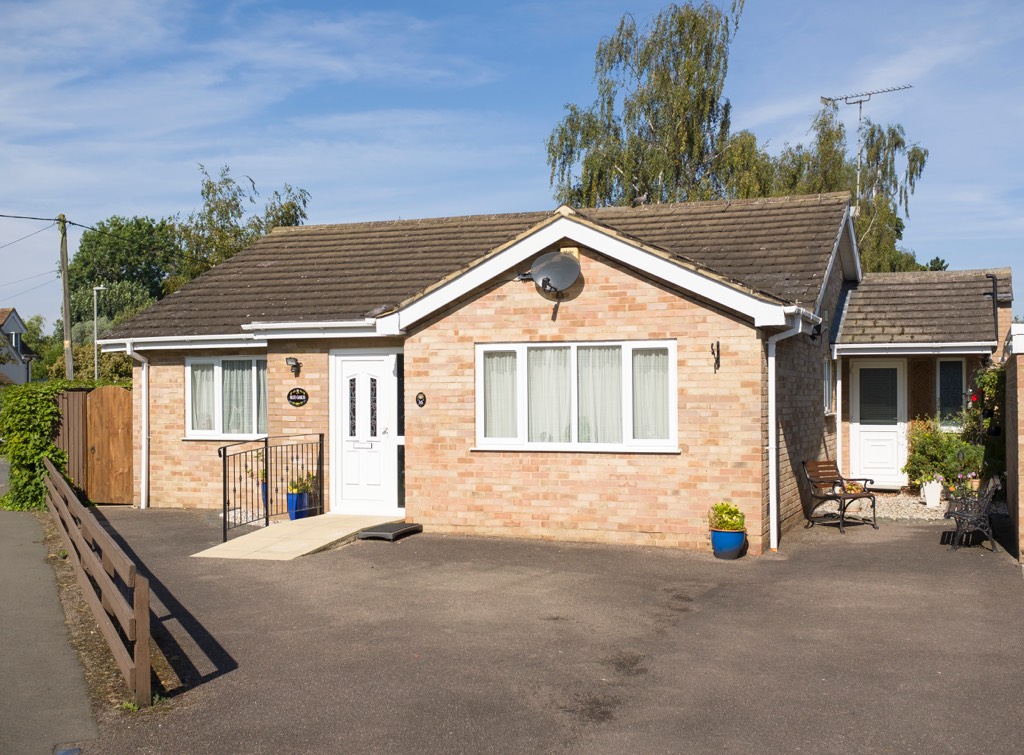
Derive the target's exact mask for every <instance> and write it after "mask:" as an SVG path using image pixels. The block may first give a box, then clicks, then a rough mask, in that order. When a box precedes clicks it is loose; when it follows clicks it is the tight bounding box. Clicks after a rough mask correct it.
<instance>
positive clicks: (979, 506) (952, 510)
mask: <svg viewBox="0 0 1024 755" xmlns="http://www.w3.org/2000/svg"><path fill="white" fill-rule="evenodd" d="M1001 487H1002V485H1000V484H999V478H998V477H992V478H991V479H989V481H988V485H986V486H985V492H983V493H982V494H981V495H962V496H956V497H954V498H953V499H952V500H950V502H949V506H948V508H947V509H946V513H945V514H943V516H944V517H945V518H946V519H952V520H953V521H954V522H955V523H956V532H954V533H953V542H952V543H951V545H950V550H954V551H955V550H956V549H957V548H959V547H960V543H961V541H962V540H963V537H964V535H967V534H969V533H971V532H983V533H984V534H985V535H986V537H988V541H989V543H991V544H992V552H993V553H998V552H999V546H998V545H996V540H995V538H994V537H992V518H991V511H992V498H993V497H994V496H995V494H996V491H997V490H999V489H1000V488H1001Z"/></svg>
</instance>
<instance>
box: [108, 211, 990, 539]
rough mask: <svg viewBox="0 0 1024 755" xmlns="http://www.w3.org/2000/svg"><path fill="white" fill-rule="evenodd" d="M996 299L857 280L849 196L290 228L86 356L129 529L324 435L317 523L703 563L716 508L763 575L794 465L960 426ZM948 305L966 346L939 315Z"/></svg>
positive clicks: (929, 284)
mask: <svg viewBox="0 0 1024 755" xmlns="http://www.w3.org/2000/svg"><path fill="white" fill-rule="evenodd" d="M547 264H553V265H554V266H555V267H554V268H551V267H545V265H547ZM566 270H568V271H569V272H570V273H576V272H578V275H576V276H575V278H574V279H573V280H572V282H571V285H569V279H570V278H573V275H569V276H568V277H567V278H566V281H565V282H564V283H563V282H562V281H561V277H562V273H564V272H565V271H566ZM548 271H550V273H549V272H548ZM994 274H995V275H996V283H995V284H994V286H989V287H988V288H985V289H983V290H982V289H981V288H979V287H978V286H977V285H976V283H977V281H984V282H988V281H989V280H990V279H989V278H987V277H986V272H985V271H982V272H978V273H928V274H922V276H916V277H913V278H907V279H899V281H902V282H903V283H904V284H906V285H904V286H902V287H901V285H900V282H899V281H897V282H896V283H895V285H894V284H892V283H891V282H890V281H889V278H888V277H887V276H873V275H863V274H862V272H861V269H860V265H859V261H858V253H857V244H856V239H855V236H854V232H853V224H852V218H851V210H850V205H849V198H848V195H847V194H845V193H835V194H823V195H817V196H805V197H793V198H777V199H759V200H742V201H719V202H694V203H685V204H675V205H653V206H639V207H608V208H599V209H586V210H574V209H572V208H569V207H560V208H558V209H557V210H555V211H553V212H535V213H522V214H502V215H480V216H470V217H452V218H435V219H427V220H399V221H394V222H372V223H352V224H343V225H322V226H302V227H295V228H278V229H275V230H274V231H273V232H272V233H271V234H270V235H269V236H267V237H266V238H264V239H262V240H260V241H258V242H257V243H256V244H254V245H253V246H252V247H250V248H249V249H247V250H245V251H243V252H241V253H240V254H238V255H236V256H235V257H233V258H231V259H230V260H228V261H226V262H224V263H222V264H220V265H218V266H217V267H216V268H214V269H213V270H211V271H210V272H208V273H207V274H205V275H203V276H201V277H200V278H197V279H196V280H195V281H193V282H192V283H190V284H189V285H188V286H186V287H185V288H184V289H182V290H181V291H179V292H177V293H175V294H173V295H171V296H168V297H167V298H165V299H164V300H162V301H160V302H158V303H157V304H155V305H154V306H152V307H151V308H149V309H147V310H146V311H145V312H143V313H141V314H140V315H139V316H137V317H136V318H134V319H133V320H131V321H129V322H127V323H125V324H124V325H122V326H121V327H119V328H118V329H117V330H116V331H115V332H113V333H112V334H111V335H110V336H109V337H108V338H107V339H105V340H104V341H102V342H101V345H102V346H103V348H104V350H105V351H122V352H126V353H128V354H129V355H131V356H132V357H133V358H134V359H135V360H136V362H137V366H136V369H135V386H136V390H134V391H133V396H134V401H135V409H134V412H135V417H136V424H137V426H138V427H139V429H140V432H138V433H137V434H136V437H137V441H136V447H135V465H136V474H135V479H136V480H137V481H138V483H137V485H138V489H137V492H136V498H137V501H138V502H139V503H140V504H141V505H152V506H200V507H219V506H220V505H221V501H222V499H223V496H222V489H221V484H222V483H221V473H220V465H219V461H218V458H217V447H218V446H221V445H224V444H227V443H230V442H232V441H236V440H244V439H252V438H259V437H263V436H265V435H267V434H269V435H271V436H281V435H291V434H300V433H324V434H325V438H326V442H325V445H326V448H325V456H326V474H325V476H326V485H325V487H326V498H327V501H326V504H327V506H326V507H327V510H328V512H341V513H345V512H353V513H354V512H358V513H373V514H379V515H381V516H386V517H404V518H406V519H407V520H409V521H416V522H418V523H421V524H423V525H424V527H426V528H427V529H428V530H431V531H435V532H437V531H442V532H462V533H470V534H484V535H505V536H521V537H535V538H546V539H554V540H576V541H600V542H607V543H624V544H642V545H665V546H678V547H690V548H706V547H708V546H707V523H706V519H705V515H706V512H707V510H708V508H709V507H710V506H711V505H712V504H713V503H715V502H716V501H720V500H724V499H728V500H731V501H733V502H734V503H736V504H737V505H738V506H739V507H740V508H741V509H742V510H743V511H744V513H745V514H746V518H747V530H748V536H749V542H750V550H751V552H752V553H755V554H756V553H761V552H762V551H764V550H766V549H768V548H775V547H777V546H778V543H779V539H780V537H781V536H782V535H783V534H784V533H785V532H786V531H787V530H788V529H790V528H791V527H794V526H797V525H800V524H802V523H803V507H802V496H803V494H804V493H805V492H806V491H804V490H803V489H802V481H801V474H800V462H801V461H803V460H805V459H810V458H823V457H828V458H835V457H836V456H837V455H838V456H839V457H840V458H841V459H842V460H843V464H844V466H845V467H846V468H847V469H849V470H850V472H862V471H864V470H865V469H867V468H869V467H870V466H871V464H877V463H878V458H877V457H878V454H879V453H880V452H879V451H878V450H877V449H878V448H879V447H880V446H879V445H877V444H880V443H882V442H895V443H896V444H897V445H898V443H899V439H900V438H902V437H903V435H899V433H905V427H906V419H907V416H908V414H907V413H908V411H909V410H910V409H914V410H916V409H921V410H922V411H926V412H927V413H933V412H934V411H937V410H941V411H945V410H946V409H949V408H951V407H952V403H953V402H954V400H955V399H956V398H957V396H955V395H954V394H955V393H956V391H957V390H958V391H959V394H958V397H959V398H958V400H959V401H960V403H961V404H962V402H963V400H964V395H963V394H964V391H965V390H966V386H967V384H968V383H969V380H970V373H971V370H972V369H974V367H975V366H976V365H977V364H978V363H980V361H981V360H983V359H985V358H987V357H988V356H990V355H991V354H992V352H993V351H994V350H995V347H996V344H997V339H996V338H995V333H996V323H997V321H998V322H999V323H1000V327H1003V325H1002V321H1003V320H1004V319H1006V318H1007V317H1008V313H1009V309H1008V307H1009V292H1010V280H1009V275H1008V273H1007V272H1006V271H995V273H994ZM556 279H557V280H556ZM553 280H554V281H555V283H552V281H553ZM912 281H913V282H914V284H913V285H914V286H919V288H920V289H921V291H920V294H919V295H920V296H922V297H924V299H923V301H921V302H918V304H917V305H916V308H915V306H910V307H907V308H904V307H903V302H904V300H905V299H906V297H907V296H909V295H910V294H911V291H910V288H909V286H910V285H911V282H912ZM918 281H919V284H918V283H917V282H918ZM947 282H948V285H949V286H950V287H951V288H952V289H955V290H956V291H957V295H958V296H962V297H963V301H964V302H965V305H964V311H967V310H968V309H969V310H970V312H971V313H974V312H975V311H980V310H979V308H984V307H987V309H986V310H985V311H987V312H988V315H987V317H988V319H987V320H986V322H987V326H986V327H987V330H985V331H984V333H982V332H981V331H982V330H983V328H981V326H980V325H978V324H977V323H974V321H973V320H972V322H971V327H965V328H963V329H957V328H955V327H954V325H953V324H952V323H951V322H950V319H951V318H950V317H949V315H948V312H947V311H945V310H943V309H940V308H938V307H933V303H935V302H941V301H944V300H943V298H942V297H943V296H945V294H944V293H943V291H944V289H943V287H944V286H946V285H947ZM566 286H567V287H566ZM561 288H564V290H556V289H561ZM916 290H917V289H915V291H916ZM993 295H994V298H993ZM945 301H948V300H945ZM968 303H969V306H968ZM919 311H924V312H926V313H927V314H926V316H925V318H924V320H925V321H927V322H923V321H922V322H919V321H918V312H919ZM933 321H934V322H933ZM975 325H978V327H977V328H975V327H974V326H975ZM933 326H934V327H935V328H937V329H936V330H932V329H931V328H932V327H933ZM286 360H288V361H287V362H286ZM289 362H290V363H291V364H289ZM953 362H956V364H958V365H959V366H960V372H959V373H958V380H959V382H956V381H954V375H953V372H954V370H953V368H952V367H951V366H950V364H951V363H953ZM922 365H923V366H922ZM293 369H297V370H299V371H300V372H299V374H298V375H296V374H294V373H293ZM892 370H895V372H892ZM924 372H928V379H927V380H924V379H923V378H922V377H921V375H922V374H924ZM954 383H956V385H954ZM925 384H927V385H925ZM920 386H924V387H923V388H921V387H920ZM300 387H301V388H303V389H305V392H306V394H307V396H308V401H306V403H305V404H304V405H302V406H293V405H292V404H291V403H289V401H288V400H287V398H288V395H289V392H290V391H292V389H295V388H300ZM837 387H838V390H837ZM955 389H956V390H955ZM918 390H922V391H924V393H922V394H921V395H918V393H917V391H918ZM908 395H910V398H909V399H908V398H907V397H908ZM893 401H895V402H896V403H895V409H894V410H893V409H892V406H891V404H892V402H893ZM908 407H909V409H908ZM885 411H889V413H890V414H892V415H893V416H892V417H891V418H890V417H889V415H885V416H884V417H883V414H884V412H885ZM893 412H895V413H894V414H893ZM872 422H875V423H876V424H871V423H872ZM893 422H895V424H893ZM882 425H884V426H885V427H886V428H891V427H893V426H894V427H896V432H897V436H894V437H896V440H895V441H893V440H892V439H882V440H878V439H877V438H876V437H875V436H876V435H879V434H880V433H881V432H882V431H879V430H878V429H877V427H878V426H882ZM872 433H875V435H872ZM879 437H880V436H879ZM893 453H894V459H891V460H890V461H889V467H886V475H887V476H886V477H885V478H884V479H883V480H882V481H883V482H884V484H886V485H889V486H892V487H898V486H899V485H901V484H904V483H905V479H903V478H901V477H900V473H899V470H898V468H895V469H893V468H891V467H892V465H893V464H895V463H896V462H898V460H899V457H898V453H896V452H893Z"/></svg>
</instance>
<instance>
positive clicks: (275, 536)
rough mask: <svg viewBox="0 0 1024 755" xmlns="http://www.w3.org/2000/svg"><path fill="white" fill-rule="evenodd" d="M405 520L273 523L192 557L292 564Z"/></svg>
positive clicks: (329, 518)
mask: <svg viewBox="0 0 1024 755" xmlns="http://www.w3.org/2000/svg"><path fill="white" fill-rule="evenodd" d="M396 521H397V522H400V521H402V520H401V519H394V518H390V519H389V518H382V517H379V516H346V515H341V514H322V515H321V516H312V517H305V518H303V519H295V520H289V521H283V522H271V524H270V526H269V527H261V528H260V529H258V530H256V531H255V532H249V533H246V534H244V535H239V536H236V537H233V538H231V539H230V540H228V541H227V542H226V543H221V544H220V545H215V546H213V547H212V548H207V549H206V550H203V551H200V552H199V553H194V554H192V555H193V556H195V557H196V558H247V559H254V560H260V561H290V560H291V559H293V558H298V557H299V556H306V555H309V554H310V553H317V552H318V551H322V550H325V549H327V548H333V547H335V546H337V545H341V544H342V543H346V542H348V541H349V540H352V539H354V538H355V536H356V535H357V534H359V531H360V530H363V529H366V528H367V527H375V526H377V525H380V524H386V523H389V522H396Z"/></svg>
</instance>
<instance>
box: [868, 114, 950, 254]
mask: <svg viewBox="0 0 1024 755" xmlns="http://www.w3.org/2000/svg"><path fill="white" fill-rule="evenodd" d="M927 160H928V150H927V149H925V148H924V147H922V146H920V145H919V144H915V143H911V142H909V141H907V138H906V133H905V132H904V130H903V126H902V125H900V124H898V123H896V124H889V125H888V126H885V127H882V126H880V125H878V124H875V123H872V122H871V121H870V120H868V119H865V121H864V161H863V162H864V168H863V170H864V177H863V178H862V184H861V185H862V186H864V195H865V196H864V197H863V199H862V200H861V202H860V203H859V204H860V215H859V216H858V218H857V226H856V227H857V243H858V244H859V245H860V256H861V264H862V265H863V267H864V269H865V270H868V271H875V272H901V271H905V270H921V269H926V268H925V267H924V266H922V265H920V264H918V262H917V260H916V258H915V256H914V253H913V252H911V251H909V250H907V249H904V248H902V247H901V246H900V242H901V241H902V240H903V229H904V227H905V220H904V219H905V218H909V217H910V197H911V196H912V195H913V194H914V189H915V188H916V187H917V182H918V179H920V178H921V174H922V173H923V172H924V166H925V163H926V162H927ZM901 210H902V215H901V214H900V211H901ZM935 261H936V260H933V261H932V263H934V262H935ZM940 262H941V260H940ZM930 266H931V263H930Z"/></svg>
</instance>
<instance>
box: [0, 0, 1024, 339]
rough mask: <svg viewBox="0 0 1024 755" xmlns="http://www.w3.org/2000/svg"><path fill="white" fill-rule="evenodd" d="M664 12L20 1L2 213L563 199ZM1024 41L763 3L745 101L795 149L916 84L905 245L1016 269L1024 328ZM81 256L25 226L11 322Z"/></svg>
mask: <svg viewBox="0 0 1024 755" xmlns="http://www.w3.org/2000/svg"><path fill="white" fill-rule="evenodd" d="M664 5H666V3H662V2H643V1H640V0H578V1H569V2H560V1H559V0H550V1H548V2H521V3H516V2H510V3H501V4H499V3H481V2H479V0H474V1H473V2H456V1H454V0H452V1H450V2H411V1H410V0H407V1H405V2H397V1H393V0H378V2H375V3H372V4H371V3H350V2H314V1H312V0H309V1H307V0H289V1H288V2H278V1H273V0H266V1H260V0H239V1H238V2H223V3H218V2H187V1H186V0H173V1H171V2H164V0H102V1H99V0H28V1H21V0H19V1H17V2H9V1H8V0H0V214H6V215H28V216H35V217H42V218H53V217H55V216H56V215H57V214H58V213H64V215H65V216H66V217H67V218H68V219H69V220H70V221H72V222H75V223H79V224H82V225H95V224H96V223H98V222H100V221H102V220H104V219H106V218H108V217H110V216H112V215H123V216H129V217H130V216H134V215H144V216H150V217H153V218H161V217H167V216H172V215H175V214H180V215H182V216H186V215H188V213H189V212H190V211H192V210H194V209H196V208H197V207H198V206H199V205H200V204H201V197H200V195H199V187H200V181H201V175H200V173H199V169H198V165H199V164H203V165H205V166H206V167H207V168H208V169H209V170H210V171H211V173H213V172H216V170H217V169H219V168H220V167H221V166H223V165H228V166H230V167H231V171H232V174H233V175H235V176H236V177H241V176H250V177H251V178H252V179H253V180H254V181H255V182H256V185H257V187H258V189H259V190H260V192H261V194H262V196H264V197H266V196H269V195H270V194H271V193H272V192H273V191H274V190H276V189H280V188H281V187H282V186H283V185H284V184H285V183H288V184H291V185H292V186H294V187H301V188H304V189H306V190H307V191H309V193H310V194H311V201H310V204H309V207H308V212H309V219H308V221H307V222H309V223H343V222H355V221H363V220H387V219H396V218H417V217H441V216H453V215H466V214H477V213H502V212H519V211H532V210H544V209H554V208H555V206H556V202H555V200H554V198H553V191H552V188H551V186H550V183H549V168H548V166H547V163H546V151H545V141H546V139H547V137H548V135H549V134H550V133H551V131H552V129H553V128H554V126H555V125H556V123H557V122H558V121H559V120H560V119H561V118H562V116H563V113H564V106H565V105H566V104H567V103H577V104H580V105H584V106H585V105H588V104H590V103H591V102H592V101H593V99H594V96H595V90H594V85H593V70H594V50H595V48H596V46H597V43H598V42H599V40H600V39H601V38H602V37H603V36H607V35H610V34H612V33H613V32H614V30H615V28H616V26H617V24H618V22H619V19H620V18H621V17H622V16H623V14H625V13H631V14H632V15H633V16H634V17H635V18H636V19H637V21H638V22H640V23H643V22H644V21H645V20H648V19H650V18H652V17H653V16H654V15H656V14H657V13H658V11H659V10H660V9H661V8H662V7H664ZM367 6H372V10H367ZM1021 50H1024V4H1022V3H1019V2H1018V0H998V1H997V0H993V1H992V2H985V1H984V0H980V1H977V2H970V1H968V2H962V1H957V2H949V1H947V0H932V1H927V0H922V1H916V0H909V1H907V2H892V1H891V0H886V1H885V2H877V1H876V0H861V1H860V2H858V3H853V4H850V3H838V2H821V0H792V1H791V2H785V1H783V0H775V1H774V2H765V1H764V0H761V1H758V0H749V1H748V2H747V4H746V7H745V9H744V12H743V15H742V17H741V19H740V27H739V32H738V34H737V36H736V38H735V40H734V42H733V45H732V50H731V54H730V60H729V74H728V78H727V80H726V85H725V95H726V97H727V98H728V99H729V100H730V101H731V103H732V125H733V129H734V130H740V129H749V130H751V131H753V132H754V133H755V134H756V135H757V138H758V141H759V143H761V144H763V145H767V148H768V149H769V151H771V152H773V153H777V152H778V151H779V150H781V149H782V148H783V146H784V145H786V144H787V143H788V144H795V143H798V142H801V141H803V142H806V141H807V140H808V138H809V134H808V129H809V126H810V122H811V119H812V118H813V116H814V114H815V113H816V112H817V110H818V109H819V107H820V103H819V98H820V97H821V96H823V95H824V96H829V97H835V96H838V95H844V94H848V93H857V92H864V91H871V90H879V89H885V88H889V87H893V86H900V85H904V84H910V85H912V86H913V88H912V89H907V90H904V91H900V92H893V93H889V94H881V95H877V96H875V97H872V98H871V100H870V101H869V102H867V103H866V104H865V105H864V115H865V116H867V117H869V118H871V119H872V120H873V121H875V122H877V123H882V124H887V123H892V122H898V123H901V124H903V126H904V128H905V129H906V134H907V137H908V138H909V139H910V140H911V141H913V142H918V143H919V144H921V145H922V146H924V147H926V148H927V149H928V151H929V157H928V162H927V165H926V167H925V170H924V174H923V175H922V177H921V179H920V181H919V183H918V187H917V192H916V194H915V195H914V196H913V198H912V200H911V204H910V217H909V219H908V220H907V229H906V233H905V235H904V245H905V246H906V247H907V248H909V249H911V250H913V251H914V252H915V253H916V255H917V258H918V260H920V261H927V260H930V259H931V258H933V257H942V258H943V259H945V260H946V261H947V262H948V263H949V267H950V269H971V268H981V267H1013V269H1014V277H1015V278H1016V279H1017V288H1018V290H1019V293H1018V295H1017V301H1016V302H1014V312H1015V313H1016V314H1018V315H1019V314H1021V313H1024V263H1022V262H1020V259H1021V242H1022V239H1024V212H1022V209H1024V207H1022V204H1024V202H1022V200H1024V159H1022V158H1024V140H1022V139H1021V138H1020V135H1019V134H1020V130H1021V127H1022V124H1024V75H1022V74H1024V63H1022V60H1024V56H1022V55H1021ZM840 114H841V117H842V118H843V120H844V122H845V123H846V126H847V131H848V141H850V149H851V152H853V151H855V145H856V140H855V134H856V127H857V108H856V106H846V105H842V106H841V113H840ZM80 234H81V228H78V227H72V228H71V229H70V232H69V250H70V253H71V254H72V255H73V254H74V252H75V250H76V249H77V244H78V239H79V238H80ZM26 237H27V238H26ZM58 257H59V235H58V231H57V229H56V227H54V226H53V224H51V223H47V222H40V221H29V220H14V219H9V218H0V270H2V271H3V273H2V274H0V307H3V306H11V307H15V308H17V310H18V312H19V313H20V314H21V315H22V316H23V317H25V318H28V317H29V316H32V315H35V314H41V315H43V317H44V318H46V321H47V326H48V328H49V327H52V325H53V323H54V322H55V321H56V320H57V319H58V318H59V317H60V291H61V287H60V283H59V279H58V278H57V275H56V269H57V261H58Z"/></svg>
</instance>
